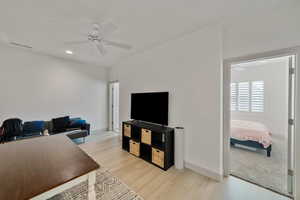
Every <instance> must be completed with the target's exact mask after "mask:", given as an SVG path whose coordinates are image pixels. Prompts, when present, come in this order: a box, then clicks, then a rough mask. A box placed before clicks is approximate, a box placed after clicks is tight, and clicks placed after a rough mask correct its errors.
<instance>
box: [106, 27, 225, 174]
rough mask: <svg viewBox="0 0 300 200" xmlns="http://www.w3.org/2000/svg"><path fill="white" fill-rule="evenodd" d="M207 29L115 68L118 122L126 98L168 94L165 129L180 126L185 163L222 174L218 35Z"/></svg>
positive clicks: (124, 117)
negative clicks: (166, 92)
mask: <svg viewBox="0 0 300 200" xmlns="http://www.w3.org/2000/svg"><path fill="white" fill-rule="evenodd" d="M220 32H221V31H220V29H219V27H215V26H214V27H207V28H205V29H203V30H200V31H197V32H193V33H191V34H188V35H185V36H184V37H182V38H180V39H177V40H174V41H170V42H168V43H165V44H163V45H161V46H159V47H156V48H154V49H151V50H148V51H146V52H144V53H141V54H137V55H134V56H132V57H130V58H128V59H127V60H125V61H123V62H121V63H120V64H118V65H117V66H114V67H113V68H112V71H111V80H118V81H119V82H120V120H121V121H124V120H128V119H129V118H130V94H131V93H134V92H155V91H168V92H169V93H170V113H169V122H170V126H184V127H185V129H186V130H185V131H186V135H185V161H186V162H187V163H189V164H191V165H193V166H195V167H199V168H201V169H207V170H209V171H211V172H213V173H215V174H222V161H221V149H222V144H221V143H222V142H221V126H222V124H221V110H222V108H221V82H222V79H221V60H222V55H221V51H222V49H221V47H222V46H221V35H220Z"/></svg>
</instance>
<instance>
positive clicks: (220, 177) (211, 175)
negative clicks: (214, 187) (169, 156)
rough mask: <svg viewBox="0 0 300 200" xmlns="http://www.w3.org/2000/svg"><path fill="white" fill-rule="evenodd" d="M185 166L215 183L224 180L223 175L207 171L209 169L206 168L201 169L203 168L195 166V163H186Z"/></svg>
mask: <svg viewBox="0 0 300 200" xmlns="http://www.w3.org/2000/svg"><path fill="white" fill-rule="evenodd" d="M184 165H185V167H186V168H188V169H190V170H192V171H194V172H196V173H198V174H201V175H203V176H206V177H208V178H211V179H213V180H215V181H218V182H220V181H222V180H223V175H222V174H219V173H217V172H214V171H212V170H210V169H207V168H204V167H201V166H198V165H195V164H193V163H190V162H186V161H185V162H184Z"/></svg>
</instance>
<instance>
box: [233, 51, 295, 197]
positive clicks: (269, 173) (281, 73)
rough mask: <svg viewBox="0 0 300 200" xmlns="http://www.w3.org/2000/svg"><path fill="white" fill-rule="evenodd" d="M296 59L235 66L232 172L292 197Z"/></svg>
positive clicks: (269, 59)
mask: <svg viewBox="0 0 300 200" xmlns="http://www.w3.org/2000/svg"><path fill="white" fill-rule="evenodd" d="M294 69H295V56H293V55H287V56H281V57H272V58H266V59H258V60H253V61H246V62H239V63H234V64H231V67H230V70H231V72H230V77H231V78H230V80H231V81H230V105H229V106H230V113H231V114H230V115H231V120H230V150H229V158H230V159H229V173H230V174H231V175H233V176H236V177H238V178H241V179H244V180H246V181H249V182H252V183H254V184H257V185H260V186H262V187H265V188H268V189H271V190H273V191H276V192H279V193H281V194H285V195H289V196H291V195H292V192H293V191H292V187H293V186H292V183H293V180H292V178H293V177H292V175H293V166H294V164H293V156H292V155H293V152H292V151H293V134H294V133H293V116H294V79H295V78H294Z"/></svg>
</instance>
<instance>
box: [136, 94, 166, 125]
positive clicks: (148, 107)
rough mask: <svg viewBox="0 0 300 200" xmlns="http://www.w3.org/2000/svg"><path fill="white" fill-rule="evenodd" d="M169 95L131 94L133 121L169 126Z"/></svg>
mask: <svg viewBox="0 0 300 200" xmlns="http://www.w3.org/2000/svg"><path fill="white" fill-rule="evenodd" d="M168 117H169V93H168V92H153V93H133V94H131V119H134V120H141V121H146V122H152V123H156V124H161V125H168V120H169V119H168Z"/></svg>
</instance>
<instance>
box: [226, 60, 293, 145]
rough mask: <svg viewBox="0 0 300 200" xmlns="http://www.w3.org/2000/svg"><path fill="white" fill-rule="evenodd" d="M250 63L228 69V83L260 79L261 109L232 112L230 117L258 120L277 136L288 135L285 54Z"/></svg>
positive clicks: (286, 61) (284, 136) (282, 137)
mask: <svg viewBox="0 0 300 200" xmlns="http://www.w3.org/2000/svg"><path fill="white" fill-rule="evenodd" d="M251 63H252V64H249V65H247V66H246V67H244V68H243V69H244V70H243V71H236V70H234V69H233V70H232V71H231V81H232V82H243V81H264V83H265V88H264V89H265V96H264V97H265V101H264V102H265V104H264V112H238V111H232V112H231V114H232V115H231V117H232V119H240V120H250V121H258V122H262V123H264V124H265V125H266V126H267V127H268V128H269V129H270V130H271V132H272V134H273V136H277V139H278V138H280V139H284V138H286V137H287V134H288V130H287V129H288V123H287V121H288V69H289V66H288V57H285V58H280V59H272V60H269V62H266V63H260V64H257V62H251Z"/></svg>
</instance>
